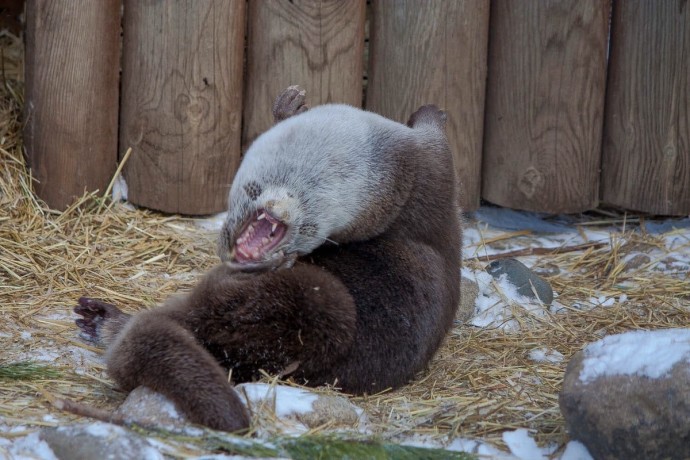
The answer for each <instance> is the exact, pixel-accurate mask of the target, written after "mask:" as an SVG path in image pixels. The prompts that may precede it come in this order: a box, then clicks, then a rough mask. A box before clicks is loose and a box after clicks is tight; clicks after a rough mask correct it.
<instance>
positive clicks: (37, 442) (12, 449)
mask: <svg viewBox="0 0 690 460" xmlns="http://www.w3.org/2000/svg"><path fill="white" fill-rule="evenodd" d="M8 452H9V454H10V457H9V458H11V459H13V460H35V459H41V460H58V458H57V456H56V455H55V453H54V452H53V450H52V449H51V448H50V446H49V445H48V443H47V442H45V441H44V440H42V439H41V438H40V436H39V433H38V432H35V433H31V434H30V435H28V436H25V437H23V438H19V439H17V440H16V441H14V442H13V443H12V444H11V445H10V446H9V449H8Z"/></svg>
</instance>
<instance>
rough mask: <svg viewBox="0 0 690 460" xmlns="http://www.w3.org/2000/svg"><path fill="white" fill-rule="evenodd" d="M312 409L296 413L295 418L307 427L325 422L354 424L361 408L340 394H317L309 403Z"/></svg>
mask: <svg viewBox="0 0 690 460" xmlns="http://www.w3.org/2000/svg"><path fill="white" fill-rule="evenodd" d="M311 408H312V410H311V411H308V412H304V413H301V414H297V415H296V417H297V419H298V420H299V421H300V422H302V423H304V424H305V425H307V426H308V427H309V428H316V427H319V426H323V425H325V424H327V423H329V424H333V423H334V422H335V424H336V425H339V426H350V427H352V426H356V425H357V424H358V423H359V420H360V417H361V415H362V410H361V409H359V408H358V407H357V406H355V405H354V404H352V403H351V402H350V401H348V400H347V399H345V398H344V397H342V396H326V395H318V396H317V398H316V400H315V401H314V402H313V403H312V405H311Z"/></svg>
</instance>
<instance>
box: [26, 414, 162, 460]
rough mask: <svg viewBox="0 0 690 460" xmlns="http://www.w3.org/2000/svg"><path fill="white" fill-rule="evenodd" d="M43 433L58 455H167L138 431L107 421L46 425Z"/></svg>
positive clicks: (86, 458) (82, 458)
mask: <svg viewBox="0 0 690 460" xmlns="http://www.w3.org/2000/svg"><path fill="white" fill-rule="evenodd" d="M39 437H40V438H41V439H42V440H43V441H45V442H46V443H47V444H48V446H50V448H51V450H52V451H53V453H54V454H55V456H56V457H57V458H60V459H70V460H94V459H99V460H105V459H108V460H111V459H112V460H129V459H133V458H145V459H147V460H158V459H160V460H163V458H164V457H163V455H162V454H161V453H160V452H159V451H158V449H156V448H154V447H153V446H152V445H151V444H149V442H148V441H147V440H146V439H144V438H143V437H141V436H139V435H138V434H136V433H134V432H132V431H129V430H127V429H125V428H122V427H120V426H117V425H112V424H110V423H104V422H94V423H88V424H86V423H83V424H76V425H66V426H60V427H57V428H44V429H42V430H41V431H40V435H39Z"/></svg>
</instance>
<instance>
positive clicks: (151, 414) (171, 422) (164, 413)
mask: <svg viewBox="0 0 690 460" xmlns="http://www.w3.org/2000/svg"><path fill="white" fill-rule="evenodd" d="M114 415H116V416H120V417H123V418H124V419H125V420H127V421H132V422H136V423H138V424H139V425H142V426H149V427H163V428H167V429H180V428H182V427H184V426H185V425H186V424H187V420H186V418H185V416H184V415H183V414H181V413H180V412H178V410H177V408H176V407H175V403H173V402H172V401H170V400H169V399H168V398H166V397H165V396H163V395H162V394H160V393H156V392H155V391H153V390H150V389H149V388H147V387H143V386H141V387H137V388H135V389H134V390H132V391H131V392H130V393H129V395H128V396H127V399H125V401H124V402H123V403H122V404H121V405H120V407H118V408H117V410H115V412H114Z"/></svg>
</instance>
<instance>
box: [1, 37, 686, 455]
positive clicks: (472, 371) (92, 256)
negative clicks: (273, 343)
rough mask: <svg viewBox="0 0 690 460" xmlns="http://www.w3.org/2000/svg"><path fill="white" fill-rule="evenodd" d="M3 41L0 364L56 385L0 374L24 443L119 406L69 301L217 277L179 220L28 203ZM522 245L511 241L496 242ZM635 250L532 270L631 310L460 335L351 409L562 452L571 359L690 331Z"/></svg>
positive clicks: (681, 308)
mask: <svg viewBox="0 0 690 460" xmlns="http://www.w3.org/2000/svg"><path fill="white" fill-rule="evenodd" d="M0 40H1V42H2V43H1V44H2V49H3V51H4V58H5V61H4V62H5V65H4V68H3V75H4V78H3V81H2V88H0V345H1V346H2V348H1V350H2V351H0V353H1V354H0V364H7V363H13V362H21V361H27V360H37V359H38V360H40V359H44V361H45V360H46V359H47V361H45V362H43V364H48V365H50V366H51V369H55V370H57V371H58V373H57V374H55V373H53V374H50V373H49V374H40V373H39V374H36V378H33V379H28V380H27V379H10V378H6V377H2V376H1V375H2V374H0V426H2V425H3V424H4V428H3V429H2V431H4V433H3V436H19V435H21V434H22V431H19V432H14V433H11V434H10V433H9V430H10V429H12V427H16V426H27V427H36V426H41V425H55V424H59V423H61V422H63V421H65V420H70V419H72V418H73V417H72V416H69V415H65V414H62V413H59V412H57V411H56V410H55V409H53V408H51V407H50V405H49V404H48V401H49V400H51V399H52V398H54V397H63V398H69V399H73V400H76V401H79V402H82V403H87V404H91V405H94V406H97V407H113V406H114V405H115V404H117V402H119V401H121V400H122V398H123V395H122V394H121V393H118V392H116V391H115V390H113V389H112V387H111V383H110V382H109V381H108V379H107V377H106V375H105V374H104V371H103V366H102V364H100V362H99V360H98V359H97V355H98V350H94V349H92V348H91V347H88V346H86V345H84V344H83V343H81V342H80V341H79V340H78V337H77V334H76V327H75V326H74V324H73V318H71V316H70V315H71V313H70V312H71V308H72V306H73V305H75V303H76V300H77V298H78V297H79V296H81V295H84V294H87V295H90V296H95V297H100V298H103V299H105V300H108V301H112V302H113V303H116V304H118V305H120V306H122V307H123V308H124V309H125V310H128V311H134V310H136V309H139V308H142V307H148V306H152V305H154V304H156V303H157V302H160V301H162V300H163V299H165V298H166V297H167V296H168V295H170V294H172V293H174V292H176V291H178V290H181V289H185V288H188V287H190V286H191V285H193V283H194V282H195V280H196V278H197V276H198V275H199V274H201V273H203V272H204V271H205V270H206V269H208V268H209V267H210V266H211V265H213V264H214V263H215V261H216V257H215V254H214V250H215V235H213V234H212V233H211V232H207V231H204V230H202V229H200V228H198V227H196V226H195V225H194V224H193V223H192V222H191V221H190V220H187V219H184V218H181V217H179V216H165V215H161V214H157V213H154V212H149V211H145V210H137V209H132V208H131V207H128V206H125V205H122V204H112V203H110V202H109V201H107V200H103V199H102V198H101V197H100V195H99V194H97V193H94V194H91V195H85V196H84V197H82V198H81V199H80V200H78V201H77V202H75V204H74V205H73V206H71V207H70V208H69V209H68V210H67V211H65V212H62V213H58V212H55V211H51V210H49V209H47V208H46V207H45V205H44V204H43V203H42V202H41V201H40V200H39V199H37V198H36V197H35V196H34V194H33V193H32V184H31V177H30V171H29V170H28V169H27V167H26V165H25V162H24V159H23V157H22V153H21V152H22V147H21V135H20V134H21V126H20V119H21V117H20V111H21V105H22V99H21V94H22V88H21V70H20V69H21V46H20V43H19V42H18V41H17V40H16V38H14V37H11V36H8V35H4V36H0ZM615 219H617V217H616V216H614V217H610V218H608V217H607V218H606V219H604V221H603V223H612V222H615ZM590 223H591V222H590ZM525 236H526V235H525V232H517V233H512V234H505V235H501V236H499V237H496V238H494V239H493V242H494V243H500V242H502V241H505V240H506V239H513V238H523V237H525ZM640 248H658V249H661V250H662V251H663V250H665V248H664V246H663V241H662V240H661V239H659V238H657V237H653V236H649V235H645V234H644V233H639V232H638V233H633V232H627V233H624V234H619V235H615V236H614V237H613V239H612V241H611V244H610V245H609V246H607V247H605V248H600V249H588V250H585V251H579V252H573V253H564V254H559V255H545V256H540V257H539V259H538V264H540V265H544V264H547V263H550V264H554V265H556V266H558V267H559V268H560V270H561V274H559V275H556V276H553V277H551V278H550V281H551V283H552V285H553V286H554V289H555V290H556V291H557V292H559V293H560V297H559V302H560V303H562V304H563V305H565V306H566V307H569V306H571V305H573V304H574V303H575V302H578V301H580V300H582V299H586V298H589V297H591V296H592V295H595V293H596V295H602V294H604V295H609V296H611V295H616V296H618V295H620V294H621V293H625V294H627V296H628V299H629V301H628V302H627V303H624V304H616V305H615V306H613V307H610V308H605V309H603V308H597V309H592V310H588V311H581V310H578V309H575V308H570V309H569V310H570V311H568V312H566V313H559V314H556V315H550V314H547V315H546V316H545V317H543V318H542V319H540V320H538V321H536V324H534V325H532V326H531V327H529V328H525V330H523V331H522V332H520V333H505V332H503V331H501V330H498V329H477V328H474V327H470V326H463V325H458V326H457V327H456V328H455V329H454V330H453V331H452V333H451V335H450V336H449V338H448V340H447V341H446V343H445V345H444V346H443V348H442V350H441V351H440V353H439V354H438V356H437V357H436V358H435V359H434V361H433V363H432V364H431V366H430V369H429V371H428V372H427V373H425V374H424V375H421V376H420V378H419V379H418V380H417V381H416V382H414V383H412V384H410V385H408V386H406V387H404V388H402V389H400V390H398V391H395V392H387V393H383V394H379V395H373V396H368V397H361V398H353V400H354V401H355V402H356V403H357V404H359V405H361V406H362V407H363V408H364V409H365V410H366V411H367V412H368V413H369V414H370V417H371V419H372V421H373V422H374V425H375V427H376V432H377V433H376V434H377V435H378V436H379V437H381V438H383V439H388V440H396V439H399V438H400V437H403V436H408V435H410V434H422V435H430V436H432V437H434V438H437V439H448V438H452V437H456V436H465V437H481V438H484V439H488V440H490V441H492V442H495V443H496V444H499V445H500V444H501V441H500V434H501V432H503V431H504V430H507V429H514V428H518V427H527V428H530V429H532V430H534V432H535V433H536V435H537V438H538V440H539V441H540V442H549V443H551V442H556V443H561V442H563V441H565V440H566V439H567V437H566V434H565V430H564V422H563V419H562V418H561V416H560V413H559V410H558V392H559V388H560V385H561V381H562V376H563V372H564V369H565V365H566V363H567V360H568V358H569V357H570V356H572V355H573V354H574V353H575V352H576V351H578V350H580V349H581V348H582V347H583V346H584V345H585V344H586V343H588V342H590V341H593V340H597V339H599V338H600V337H601V336H602V335H603V334H605V333H615V332H620V331H625V330H631V329H641V328H642V329H647V328H648V329H656V328H666V327H678V326H688V325H689V324H690V312H689V310H690V308H689V305H690V301H689V300H688V299H689V298H690V283H688V279H687V272H684V273H676V274H669V273H661V272H653V271H651V270H649V266H650V264H651V263H653V262H654V261H652V262H650V264H648V266H647V267H645V266H642V267H640V268H638V269H637V270H633V271H626V270H624V266H623V263H622V257H623V256H624V255H625V254H627V253H629V252H631V251H632V250H639V249H640ZM686 250H687V247H686ZM468 263H470V264H478V265H480V264H482V263H481V262H480V261H476V260H475V261H469V262H468ZM518 313H519V312H518ZM539 347H548V348H551V349H554V350H557V351H559V352H560V353H562V354H563V355H564V356H565V360H564V362H562V363H555V364H545V363H535V362H534V361H532V360H530V359H529V357H528V353H529V351H530V350H532V349H534V348H539ZM46 414H51V416H50V417H45V415H46Z"/></svg>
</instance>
